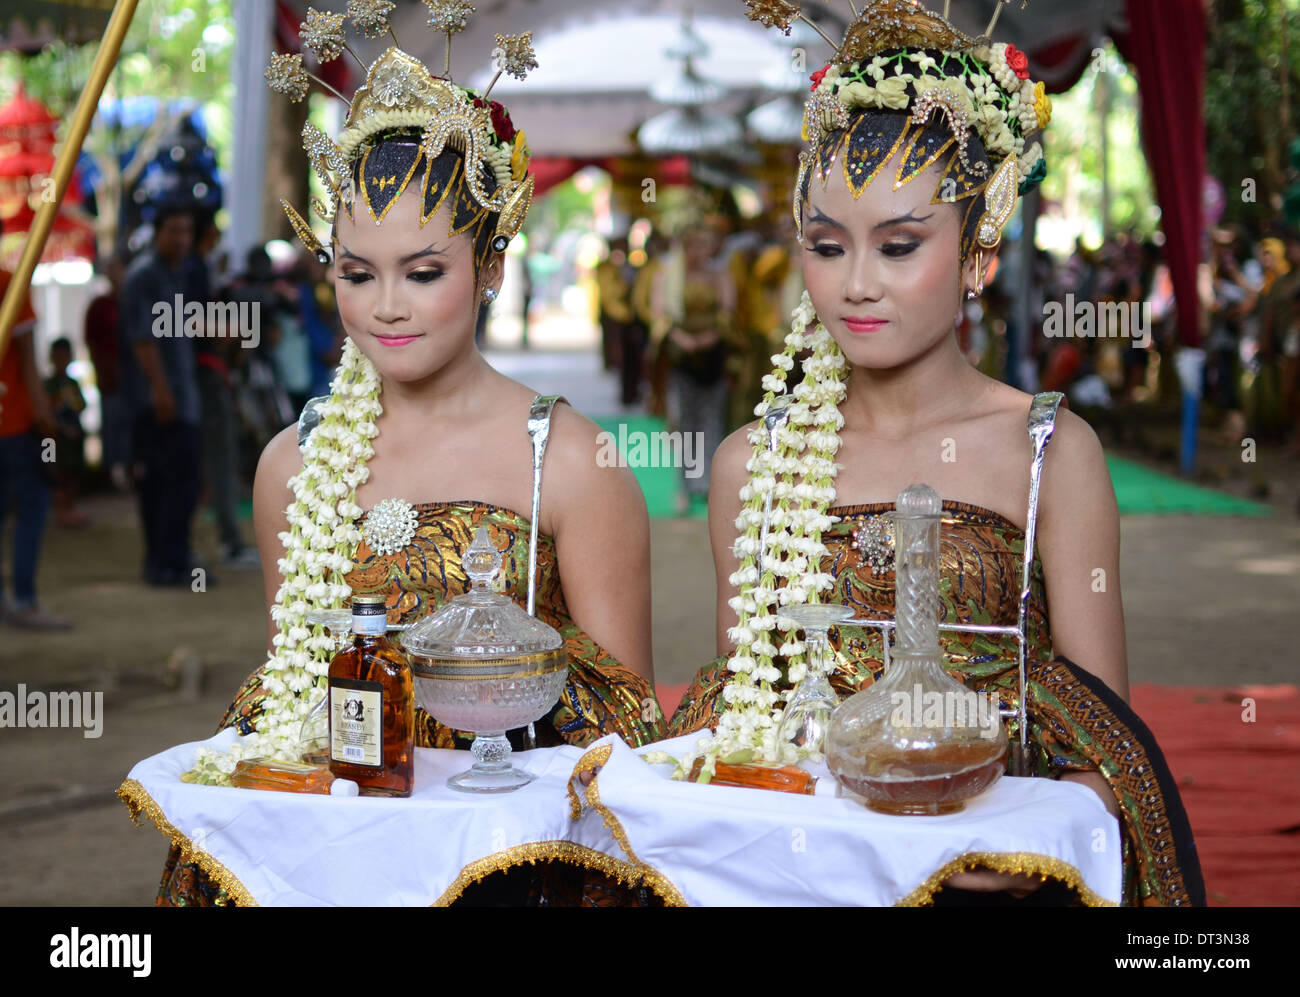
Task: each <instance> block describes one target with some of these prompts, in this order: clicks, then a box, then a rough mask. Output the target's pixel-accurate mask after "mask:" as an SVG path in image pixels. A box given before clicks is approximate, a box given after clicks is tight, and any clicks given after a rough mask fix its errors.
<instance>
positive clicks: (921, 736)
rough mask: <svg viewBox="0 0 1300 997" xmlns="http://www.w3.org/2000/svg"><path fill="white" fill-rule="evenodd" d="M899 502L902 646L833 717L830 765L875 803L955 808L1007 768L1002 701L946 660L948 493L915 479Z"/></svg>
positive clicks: (886, 807)
mask: <svg viewBox="0 0 1300 997" xmlns="http://www.w3.org/2000/svg"><path fill="white" fill-rule="evenodd" d="M896 508H897V511H896V512H895V513H894V514H893V522H894V543H895V551H894V564H895V611H896V615H897V621H896V624H895V634H896V646H895V648H894V650H893V654H892V658H887V659H886V660H888V661H889V665H888V667H887V668H886V670H885V674H884V676H883V677H882V678H881V679H880V681H878V682H876V683H875V684H873V685H871V686H870V687H868V688H867V689H864V690H863V691H861V692H859V693H857V694H856V695H853V696H851V697H849V698H848V699H846V700H845V701H844V702H843V703H842V704H841V705H840V706H839V708H838V709H836V711H835V713H834V715H833V716H832V717H831V721H830V729H829V730H828V731H827V735H826V764H827V766H828V767H829V768H830V770H831V772H832V774H833V775H834V776H835V778H836V779H838V780H839V782H840V784H841V785H842V786H843V787H844V788H846V789H848V790H850V791H851V792H853V793H855V794H857V795H858V796H860V797H862V798H863V799H864V800H865V801H866V804H867V806H869V807H870V808H871V809H873V810H879V811H882V812H884V813H892V814H944V813H952V812H954V811H957V810H960V809H962V807H964V806H965V804H966V801H967V800H968V799H970V798H972V797H974V796H976V795H978V794H979V793H981V792H983V791H984V790H985V789H987V788H988V787H989V786H990V785H992V784H993V783H994V782H995V781H996V780H997V779H998V777H999V776H1000V775H1001V774H1002V770H1003V767H1004V759H1005V757H1006V752H1007V734H1006V730H1005V729H1004V728H1003V726H1002V718H1001V715H1000V712H999V706H998V702H997V699H996V698H994V697H986V696H984V695H982V694H980V693H977V692H976V691H975V690H973V689H968V688H966V686H964V685H963V684H962V683H960V682H958V681H957V680H955V679H953V678H952V677H951V676H949V675H948V673H947V672H946V671H945V670H944V667H943V651H942V649H941V648H940V646H939V521H940V518H941V510H942V504H941V502H940V500H939V494H938V493H937V492H936V491H934V489H932V488H930V487H928V486H926V485H912V486H911V487H910V488H907V489H906V490H904V491H903V492H902V493H901V494H900V495H899V496H898V502H897V507H896ZM885 639H886V640H888V636H887V635H886V636H885Z"/></svg>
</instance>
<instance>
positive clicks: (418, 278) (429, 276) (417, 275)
mask: <svg viewBox="0 0 1300 997" xmlns="http://www.w3.org/2000/svg"><path fill="white" fill-rule="evenodd" d="M442 275H443V271H441V270H437V269H424V270H412V271H411V272H410V273H408V274H407V275H406V277H407V279H408V280H413V281H415V283H417V284H431V283H432V282H433V281H435V280H437V279H438V278H439V277H441V276H442ZM339 277H340V278H342V279H343V280H346V281H347V282H348V283H349V284H364V283H366V282H367V281H368V280H370V279H371V275H370V274H368V273H366V271H364V270H350V271H347V272H346V273H341V274H339Z"/></svg>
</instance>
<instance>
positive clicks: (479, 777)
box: [402, 526, 569, 793]
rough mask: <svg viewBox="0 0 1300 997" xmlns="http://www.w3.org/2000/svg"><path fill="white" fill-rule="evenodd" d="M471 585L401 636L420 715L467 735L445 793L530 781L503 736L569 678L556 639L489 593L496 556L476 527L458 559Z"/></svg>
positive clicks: (536, 712)
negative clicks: (459, 767) (464, 765)
mask: <svg viewBox="0 0 1300 997" xmlns="http://www.w3.org/2000/svg"><path fill="white" fill-rule="evenodd" d="M462 563H463V564H464V567H465V574H466V575H467V576H468V577H469V579H470V581H471V582H472V583H473V587H472V588H471V589H470V590H469V591H468V592H466V593H465V594H464V595H460V596H457V597H456V598H454V599H451V600H450V601H448V603H447V604H446V605H445V606H443V607H442V608H441V609H440V610H438V611H437V612H436V613H434V614H433V615H432V616H428V617H426V618H425V619H423V620H421V621H420V622H419V623H417V624H415V626H413V627H411V628H410V629H409V630H407V631H406V632H405V633H404V634H403V635H402V646H403V647H404V648H405V649H406V651H407V653H408V654H409V655H410V659H411V669H412V671H413V672H414V673H415V695H416V698H417V699H418V700H419V703H420V705H421V706H423V707H424V710H425V712H426V713H428V714H429V716H431V717H433V718H434V719H435V720H438V721H439V722H441V723H443V724H446V725H447V726H448V727H451V728H452V729H453V730H463V731H471V732H473V733H474V734H475V735H476V736H475V738H474V743H473V745H472V746H471V749H470V750H471V751H472V753H473V755H474V765H473V767H472V768H470V769H469V770H468V771H466V772H462V773H460V774H459V775H454V776H452V777H451V778H450V779H448V780H447V782H448V785H450V786H451V787H452V788H453V789H458V790H461V791H463V792H470V793H501V792H509V791H510V790H514V789H518V788H519V787H520V786H524V785H527V784H528V783H529V782H531V781H532V779H533V776H532V775H530V774H529V773H528V772H525V771H523V770H522V769H518V768H515V767H514V766H512V765H511V763H510V751H511V749H510V742H509V741H508V740H507V739H506V736H505V734H506V731H508V730H512V729H514V728H516V727H523V726H524V725H525V724H530V723H532V722H533V721H535V720H538V719H540V718H541V717H542V716H544V715H545V714H546V712H547V711H548V710H549V709H550V708H551V707H552V706H553V705H555V701H556V700H557V699H559V697H560V692H561V691H562V690H563V688H564V680H565V678H566V677H567V676H568V674H569V668H568V655H567V653H566V652H565V649H564V639H563V638H562V637H561V636H560V634H559V632H558V631H557V630H555V628H554V627H551V626H548V625H547V624H546V623H545V622H543V621H542V620H539V619H537V618H536V617H534V616H530V615H528V613H526V612H525V611H524V610H523V609H522V608H521V607H520V606H518V605H517V604H516V603H515V602H514V601H513V600H512V599H510V598H508V597H506V596H504V595H500V594H498V593H496V592H494V591H492V589H491V588H490V583H491V581H492V579H493V578H494V577H495V576H496V575H497V573H498V572H499V571H500V570H501V555H500V553H498V551H497V550H496V548H495V547H493V546H492V543H491V541H490V540H489V539H488V533H487V529H486V528H485V527H482V526H480V527H479V529H478V532H477V533H476V534H475V536H474V542H473V543H472V544H470V546H469V547H468V549H466V551H465V556H464V558H463V562H462Z"/></svg>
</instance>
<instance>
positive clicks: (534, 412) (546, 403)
mask: <svg viewBox="0 0 1300 997" xmlns="http://www.w3.org/2000/svg"><path fill="white" fill-rule="evenodd" d="M556 402H564V403H565V404H568V399H567V398H564V397H562V396H560V395H538V396H537V397H536V398H534V399H533V407H532V408H531V409H529V411H528V436H529V438H530V439H531V440H532V442H533V517H532V522H531V524H530V527H529V531H528V614H529V615H530V616H535V615H536V607H537V532H538V530H539V529H540V525H539V524H540V519H539V517H540V516H541V511H542V461H543V460H544V459H545V458H546V444H547V442H548V441H549V440H550V437H551V411H552V410H553V409H554V408H555V403H556Z"/></svg>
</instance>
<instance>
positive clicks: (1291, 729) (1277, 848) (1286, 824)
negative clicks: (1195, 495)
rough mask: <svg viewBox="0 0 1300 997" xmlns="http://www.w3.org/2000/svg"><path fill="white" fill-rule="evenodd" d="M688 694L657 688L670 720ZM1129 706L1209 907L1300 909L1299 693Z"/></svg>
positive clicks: (1278, 689) (1154, 699) (1136, 694)
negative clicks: (1183, 827)
mask: <svg viewBox="0 0 1300 997" xmlns="http://www.w3.org/2000/svg"><path fill="white" fill-rule="evenodd" d="M685 691H686V685H685V684H684V683H683V684H681V685H666V684H663V685H660V686H659V687H658V692H659V702H660V703H661V704H663V707H664V710H665V711H666V712H667V713H668V715H669V716H672V713H673V710H674V709H675V708H676V706H677V704H678V703H679V702H680V701H681V698H682V693H683V692H685ZM1244 699H1253V700H1254V720H1253V722H1252V721H1250V720H1249V718H1248V716H1247V719H1243V715H1244V714H1245V711H1246V707H1245V706H1243V705H1242V700H1244ZM1132 704H1133V708H1134V709H1135V710H1137V712H1138V715H1139V716H1140V717H1141V718H1142V720H1143V721H1144V722H1145V723H1146V725H1147V726H1148V727H1150V728H1151V731H1152V733H1154V734H1155V736H1156V740H1157V741H1158V742H1159V743H1160V748H1161V750H1162V751H1163V752H1164V755H1165V761H1167V762H1168V763H1169V768H1170V769H1171V770H1172V771H1173V774H1174V779H1175V780H1176V781H1177V783H1178V790H1179V792H1180V793H1181V794H1182V797H1183V806H1185V807H1186V808H1187V817H1188V819H1189V820H1190V821H1191V824H1192V832H1193V833H1194V834H1195V836H1196V847H1197V850H1198V852H1199V853H1200V857H1201V871H1202V872H1203V873H1204V874H1205V889H1206V893H1207V895H1208V896H1209V901H1210V906H1211V907H1278V906H1300V688H1297V687H1296V686H1291V685H1274V686H1243V687H1240V688H1231V687H1222V686H1220V687H1211V688H1205V687H1198V686H1168V685H1164V686H1161V685H1135V686H1133V689H1132Z"/></svg>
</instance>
